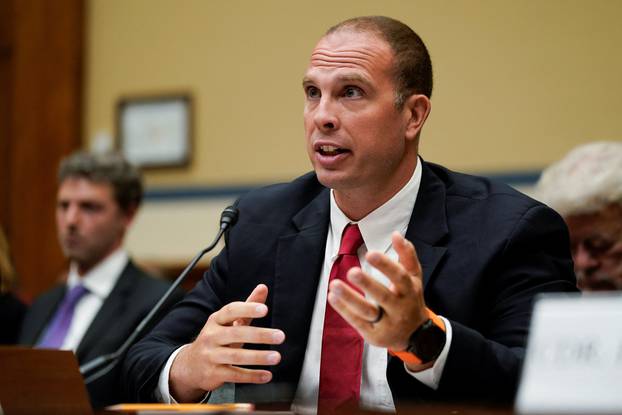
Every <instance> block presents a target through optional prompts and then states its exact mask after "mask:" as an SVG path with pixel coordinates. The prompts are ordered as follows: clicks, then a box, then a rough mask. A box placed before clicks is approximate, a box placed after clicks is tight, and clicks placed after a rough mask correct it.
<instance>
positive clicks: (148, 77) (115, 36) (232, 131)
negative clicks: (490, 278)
mask: <svg viewBox="0 0 622 415" xmlns="http://www.w3.org/2000/svg"><path fill="white" fill-rule="evenodd" d="M88 6H89V7H88V23H87V28H88V41H87V50H88V52H87V61H86V97H85V98H86V100H85V102H86V120H85V123H84V126H85V127H84V128H85V131H84V133H85V136H86V137H87V138H89V139H90V138H92V137H93V136H94V135H95V134H96V133H97V132H100V131H104V132H108V133H110V134H114V108H115V103H116V101H117V100H118V99H119V97H121V96H127V95H133V94H145V93H158V92H164V91H178V90H182V91H191V92H192V94H193V95H194V97H195V101H196V130H195V139H196V151H195V153H194V163H193V165H192V167H191V168H190V169H189V170H187V171H181V172H165V173H150V174H149V175H148V182H149V183H150V184H156V185H163V184H166V185H177V184H184V185H188V184H190V185H192V184H197V185H226V184H240V183H244V184H246V183H264V182H271V181H274V180H286V179H288V178H291V177H292V176H295V175H297V174H299V173H301V172H304V171H306V170H308V169H309V167H310V165H309V163H308V161H307V159H306V156H305V154H304V148H303V131H302V116H301V114H302V104H303V101H302V99H303V96H302V92H301V91H302V89H301V86H300V81H301V78H302V74H303V71H304V69H305V67H306V64H307V60H308V56H309V52H310V50H311V49H312V47H313V45H314V44H315V42H316V40H317V39H318V38H319V36H320V35H321V34H322V32H323V31H324V30H325V29H326V28H327V27H328V26H330V25H331V24H333V23H335V22H337V21H339V20H341V19H344V18H346V17H350V16H355V15H363V14H386V15H389V16H393V17H396V18H399V19H401V20H403V21H404V22H406V23H408V24H410V25H411V26H412V27H413V28H415V30H417V31H418V33H419V34H420V35H421V36H422V38H423V39H424V40H425V41H426V42H427V44H428V46H429V49H430V51H431V54H432V58H433V63H434V70H435V81H436V86H435V91H434V96H433V111H432V115H431V118H430V120H429V123H428V125H427V127H426V129H425V130H424V135H423V138H422V154H423V156H424V157H425V158H427V159H429V160H435V161H438V162H441V163H444V164H447V165H448V166H450V167H453V168H456V169H463V170H468V171H497V170H500V171H517V170H523V169H534V168H536V169H537V168H541V167H542V166H544V165H546V164H547V163H549V162H550V161H552V160H554V159H556V158H558V157H559V156H560V155H561V154H562V153H564V152H565V151H566V150H568V149H569V148H571V147H573V146H574V145H576V144H578V143H580V142H584V141H588V140H593V139H620V138H621V137H622V117H621V116H620V114H621V113H622V94H621V92H622V76H620V74H622V54H621V53H620V44H622V25H621V24H620V17H621V16H622V2H621V1H617V0H611V1H602V0H600V1H599V0H595V1H585V0H580V1H572V0H559V1H554V0H524V1H509V0H507V1H503V0H501V1H500V0H479V1H477V0H468V1H467V0H462V1H415V0H409V1H403V0H400V1H382V2H379V1H375V0H374V1H361V0H349V1H336V0H317V1H314V2H301V1H286V0H278V1H277V0H272V1H266V0H263V1H259V0H258V1H251V0H248V1H210V0H91V1H89V2H88ZM225 155H226V158H225V157H223V156H225Z"/></svg>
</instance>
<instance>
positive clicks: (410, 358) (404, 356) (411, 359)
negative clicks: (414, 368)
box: [389, 307, 447, 365]
mask: <svg viewBox="0 0 622 415" xmlns="http://www.w3.org/2000/svg"><path fill="white" fill-rule="evenodd" d="M425 310H426V311H427V312H428V317H429V318H430V320H432V322H433V323H434V324H435V325H437V326H438V327H440V328H441V330H443V331H445V332H446V331H447V330H446V328H445V322H444V321H443V319H442V318H440V317H439V316H437V315H436V314H435V313H434V312H433V311H432V310H430V309H429V308H427V307H426V309H425ZM389 353H390V354H391V355H392V356H396V357H399V358H400V359H401V360H402V361H403V362H405V363H410V364H413V365H420V364H421V363H423V362H422V361H421V359H419V357H417V356H416V355H415V354H413V353H410V352H407V351H403V352H396V351H394V350H391V349H389Z"/></svg>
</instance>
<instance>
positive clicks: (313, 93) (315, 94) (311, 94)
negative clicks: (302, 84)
mask: <svg viewBox="0 0 622 415" xmlns="http://www.w3.org/2000/svg"><path fill="white" fill-rule="evenodd" d="M306 94H307V98H311V99H316V98H320V96H321V94H320V90H319V89H318V88H316V87H314V86H308V87H307V88H306Z"/></svg>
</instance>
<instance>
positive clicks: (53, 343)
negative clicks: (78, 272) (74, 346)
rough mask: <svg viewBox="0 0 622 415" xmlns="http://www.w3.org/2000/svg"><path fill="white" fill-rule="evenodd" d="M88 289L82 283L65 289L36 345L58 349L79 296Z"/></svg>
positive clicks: (63, 339)
mask: <svg viewBox="0 0 622 415" xmlns="http://www.w3.org/2000/svg"><path fill="white" fill-rule="evenodd" d="M88 292H89V290H87V289H86V288H84V286H83V285H81V284H78V285H76V286H75V287H73V288H72V289H71V290H69V291H67V293H66V294H65V298H63V301H61V303H60V304H59V306H58V309H57V310H56V314H54V317H53V318H52V321H50V324H49V325H48V327H47V330H46V331H45V335H44V336H43V339H42V340H41V341H40V342H39V344H38V345H37V347H39V348H46V349H59V348H60V347H61V346H62V345H63V342H64V341H65V336H67V332H68V331H69V326H70V325H71V320H72V319H73V311H74V310H75V308H76V304H77V303H78V301H80V298H82V296H83V295H84V294H86V293H88Z"/></svg>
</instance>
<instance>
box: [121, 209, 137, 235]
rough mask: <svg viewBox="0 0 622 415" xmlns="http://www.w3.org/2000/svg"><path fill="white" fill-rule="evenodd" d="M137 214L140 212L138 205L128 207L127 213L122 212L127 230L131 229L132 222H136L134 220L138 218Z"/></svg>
mask: <svg viewBox="0 0 622 415" xmlns="http://www.w3.org/2000/svg"><path fill="white" fill-rule="evenodd" d="M136 212H138V205H132V206H130V207H128V208H127V210H126V211H121V214H122V215H123V220H124V222H125V228H126V229H127V228H129V226H130V225H131V224H132V222H134V218H135V217H136Z"/></svg>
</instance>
